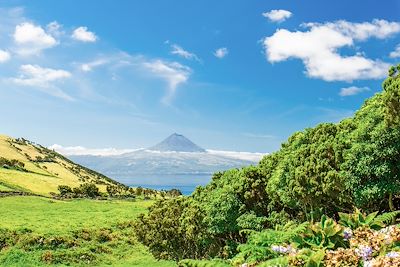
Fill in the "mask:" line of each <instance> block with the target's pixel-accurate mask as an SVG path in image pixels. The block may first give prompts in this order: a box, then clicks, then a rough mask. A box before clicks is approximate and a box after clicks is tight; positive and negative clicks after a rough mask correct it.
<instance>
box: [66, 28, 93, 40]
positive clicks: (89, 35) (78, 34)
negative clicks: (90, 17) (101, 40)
mask: <svg viewBox="0 0 400 267" xmlns="http://www.w3.org/2000/svg"><path fill="white" fill-rule="evenodd" d="M72 38H73V39H75V40H78V41H81V42H85V43H88V42H89V43H93V42H96V41H97V39H98V37H97V36H96V34H95V33H94V32H91V31H88V28H87V27H79V28H76V29H75V30H74V32H73V33H72Z"/></svg>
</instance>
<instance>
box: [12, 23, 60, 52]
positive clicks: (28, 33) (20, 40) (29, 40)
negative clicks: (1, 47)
mask: <svg viewBox="0 0 400 267" xmlns="http://www.w3.org/2000/svg"><path fill="white" fill-rule="evenodd" d="M13 37H14V41H15V43H16V44H17V45H18V49H17V53H18V54H21V55H33V54H39V53H40V52H41V51H42V50H44V49H47V48H51V47H53V46H55V45H57V40H56V39H54V37H53V36H51V35H50V34H48V33H46V32H45V30H44V29H43V28H42V27H40V26H37V25H34V24H33V23H30V22H24V23H21V24H18V25H17V26H16V27H15V32H14V36H13Z"/></svg>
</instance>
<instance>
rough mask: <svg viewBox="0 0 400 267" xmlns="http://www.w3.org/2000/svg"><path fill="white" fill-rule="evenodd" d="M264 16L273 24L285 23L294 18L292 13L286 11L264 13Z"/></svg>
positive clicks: (276, 10) (278, 10) (275, 10)
mask: <svg viewBox="0 0 400 267" xmlns="http://www.w3.org/2000/svg"><path fill="white" fill-rule="evenodd" d="M262 15H263V16H264V17H266V18H267V19H269V20H270V21H272V22H283V21H285V20H287V19H288V18H290V17H291V16H292V12H290V11H287V10H284V9H274V10H271V11H269V12H265V13H262Z"/></svg>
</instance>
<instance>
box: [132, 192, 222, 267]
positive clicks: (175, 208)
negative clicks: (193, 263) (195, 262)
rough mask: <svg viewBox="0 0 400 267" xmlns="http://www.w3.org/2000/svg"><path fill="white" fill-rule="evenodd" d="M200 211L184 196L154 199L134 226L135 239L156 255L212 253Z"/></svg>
mask: <svg viewBox="0 0 400 267" xmlns="http://www.w3.org/2000/svg"><path fill="white" fill-rule="evenodd" d="M202 217H203V216H202V212H201V211H200V209H199V208H198V207H196V206H195V205H189V202H188V200H186V199H184V198H173V199H168V200H160V201H157V202H156V203H155V204H154V205H153V206H152V207H151V208H150V210H149V213H148V214H147V215H141V216H139V218H138V219H137V221H136V222H135V225H134V228H135V231H136V236H137V237H138V239H139V240H140V241H141V242H142V243H143V244H144V245H146V246H148V247H149V250H150V251H151V252H152V253H153V255H155V256H156V257H158V258H162V259H174V260H181V259H185V258H203V257H205V256H216V252H215V251H214V250H215V249H214V245H213V243H215V242H216V241H215V240H214V241H212V240H211V239H210V238H211V237H210V235H209V234H208V233H207V232H206V228H205V227H204V226H203V222H202Z"/></svg>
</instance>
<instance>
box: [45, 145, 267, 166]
mask: <svg viewBox="0 0 400 267" xmlns="http://www.w3.org/2000/svg"><path fill="white" fill-rule="evenodd" d="M48 148H49V149H52V150H54V151H56V152H58V153H60V154H62V155H65V156H85V155H86V156H103V157H107V156H119V155H122V154H125V153H131V152H135V151H145V152H147V153H156V154H187V153H188V152H172V151H167V152H160V151H152V150H146V149H143V148H139V149H117V148H86V147H83V146H67V147H65V146H62V145H58V144H54V145H52V146H49V147H48ZM207 153H208V154H211V155H216V156H222V157H226V158H233V159H240V160H247V161H252V162H258V161H260V160H261V159H262V157H263V156H265V155H268V153H253V152H237V151H221V150H211V149H208V150H207ZM189 154H194V153H190V152H189ZM201 154H202V153H201Z"/></svg>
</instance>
